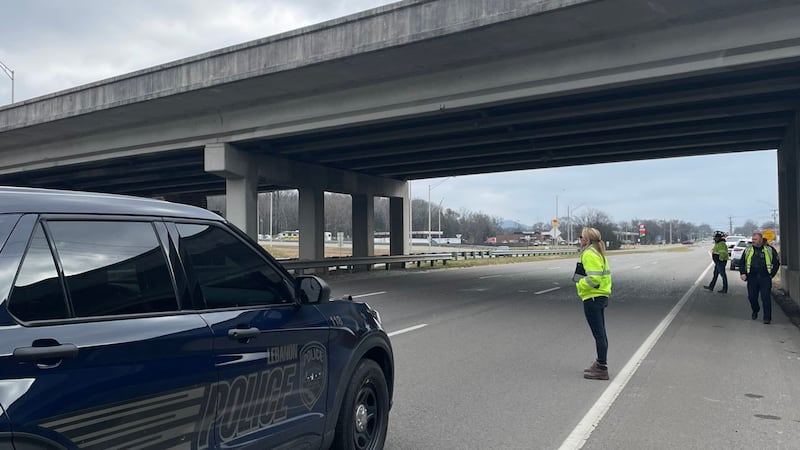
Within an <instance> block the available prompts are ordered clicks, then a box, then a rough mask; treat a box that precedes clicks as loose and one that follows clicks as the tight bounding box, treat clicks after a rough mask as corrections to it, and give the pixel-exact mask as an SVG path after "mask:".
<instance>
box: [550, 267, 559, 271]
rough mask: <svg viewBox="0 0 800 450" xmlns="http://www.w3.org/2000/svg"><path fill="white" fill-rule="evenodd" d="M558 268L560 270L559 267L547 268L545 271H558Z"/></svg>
mask: <svg viewBox="0 0 800 450" xmlns="http://www.w3.org/2000/svg"><path fill="white" fill-rule="evenodd" d="M560 268H561V267H548V268H547V270H558V269H560Z"/></svg>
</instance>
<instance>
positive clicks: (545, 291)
mask: <svg viewBox="0 0 800 450" xmlns="http://www.w3.org/2000/svg"><path fill="white" fill-rule="evenodd" d="M559 289H561V286H556V287H553V288H550V289H545V290H543V291H538V292H534V294H536V295H539V294H545V293H547V292H553V291H557V290H559Z"/></svg>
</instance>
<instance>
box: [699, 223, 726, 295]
mask: <svg viewBox="0 0 800 450" xmlns="http://www.w3.org/2000/svg"><path fill="white" fill-rule="evenodd" d="M711 260H712V261H714V276H713V277H712V278H711V283H709V284H708V285H707V286H703V288H704V289H708V290H709V291H712V292H713V291H714V285H715V284H717V277H718V276H721V277H722V289H720V290H719V291H718V292H721V293H723V294H725V293H727V292H728V273H727V271H726V270H725V265H726V264H727V263H728V244H727V243H726V242H725V233H723V232H722V231H717V232H716V233H714V248H712V249H711Z"/></svg>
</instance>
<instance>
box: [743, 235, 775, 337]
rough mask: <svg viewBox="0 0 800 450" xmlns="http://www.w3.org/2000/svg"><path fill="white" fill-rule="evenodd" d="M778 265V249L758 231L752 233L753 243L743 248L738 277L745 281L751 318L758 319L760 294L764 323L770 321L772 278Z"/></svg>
mask: <svg viewBox="0 0 800 450" xmlns="http://www.w3.org/2000/svg"><path fill="white" fill-rule="evenodd" d="M780 265H781V261H780V259H779V258H778V251H777V250H775V248H773V247H772V246H771V245H769V244H768V243H766V242H765V241H764V236H763V235H762V234H761V233H760V232H755V233H753V243H752V244H751V245H748V246H747V248H745V249H744V253H742V261H741V263H740V264H739V273H740V274H741V275H740V277H741V278H742V281H746V282H747V299H748V300H750V309H752V310H753V314H752V316H751V317H750V318H751V319H753V320H756V319H758V312H759V310H760V309H761V308H759V305H758V295H759V294H761V303H762V305H763V306H764V323H770V322H771V321H772V279H773V278H775V275H777V274H778V270H779V269H780Z"/></svg>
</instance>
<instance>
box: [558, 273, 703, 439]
mask: <svg viewBox="0 0 800 450" xmlns="http://www.w3.org/2000/svg"><path fill="white" fill-rule="evenodd" d="M711 267H713V263H712V264H710V265H709V266H708V267H706V270H704V271H703V273H702V274H700V276H699V277H698V278H697V280H696V281H695V282H694V284H693V285H692V287H690V288H689V290H688V291H686V293H685V294H683V297H681V299H680V300H679V301H678V303H677V304H676V305H675V306H674V307H673V308H672V310H671V311H670V312H669V314H667V316H666V317H664V319H662V320H661V323H659V324H658V326H656V328H655V329H654V330H653V332H652V333H650V336H648V337H647V339H646V340H645V341H644V342H643V343H642V345H641V346H640V347H639V349H638V350H636V353H634V354H633V356H632V357H631V359H630V360H628V362H627V363H626V364H625V367H623V368H622V370H621V371H620V372H619V374H618V375H617V376H616V377H614V379H613V380H612V381H611V384H609V385H608V387H607V388H606V390H605V392H603V395H601V396H600V398H599V399H597V402H595V404H594V405H593V406H592V409H590V410H589V412H587V413H586V415H585V416H583V419H581V421H580V422H579V423H578V426H576V427H575V429H574V430H572V433H570V434H569V436H567V439H566V440H564V443H563V444H561V447H559V450H577V449H580V448H581V447H583V445H584V444H586V441H587V440H589V436H591V435H592V431H594V429H595V428H597V425H599V424H600V421H601V420H602V419H603V416H605V415H606V413H607V412H608V410H609V409H610V408H611V405H612V404H613V403H614V400H616V399H617V396H619V394H620V392H622V390H623V389H624V388H625V385H626V384H628V381H630V379H631V378H632V377H633V374H634V373H636V370H637V369H638V368H639V366H640V365H641V364H642V361H644V359H645V358H647V355H648V354H649V353H650V350H652V349H653V347H655V345H656V342H658V340H659V339H660V338H661V335H662V334H664V331H665V330H666V329H667V327H669V324H670V323H672V320H673V319H675V316H677V315H678V313H679V312H680V310H681V308H683V305H684V304H685V303H686V302H687V301H688V300H689V297H691V295H692V292H694V290H695V289H697V286H699V285H700V281H701V280H703V279H704V278H705V277H706V273H708V270H709V269H710V268H711Z"/></svg>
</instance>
